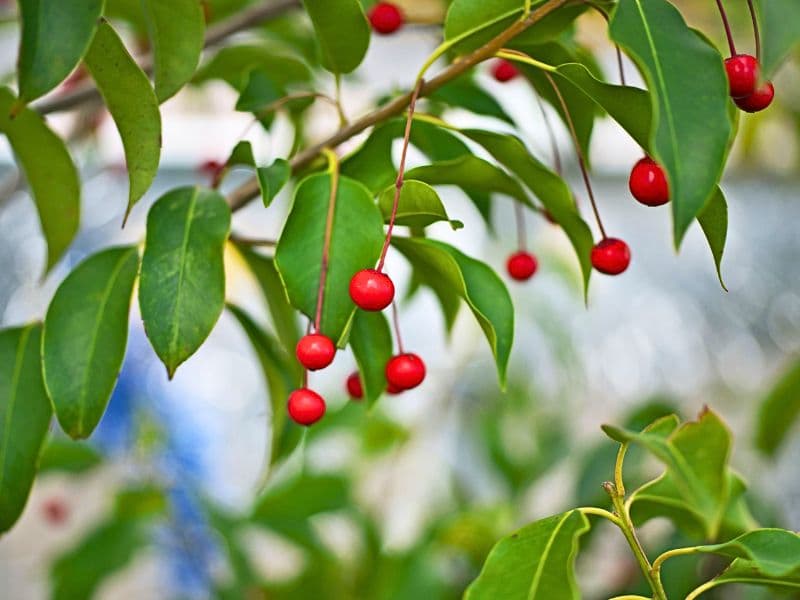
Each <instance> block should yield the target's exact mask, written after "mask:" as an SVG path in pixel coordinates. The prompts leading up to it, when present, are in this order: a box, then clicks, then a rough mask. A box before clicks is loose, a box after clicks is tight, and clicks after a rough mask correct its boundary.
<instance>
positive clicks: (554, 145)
mask: <svg viewBox="0 0 800 600" xmlns="http://www.w3.org/2000/svg"><path fill="white" fill-rule="evenodd" d="M536 103H537V104H538V105H539V110H540V111H541V113H542V119H543V120H544V126H545V129H547V136H548V137H549V138H550V148H551V150H552V154H553V166H554V168H555V170H556V173H558V175H559V177H560V176H561V175H563V174H564V173H563V171H564V169H563V167H562V164H561V152H559V151H558V141H557V140H556V132H555V131H554V130H553V124H552V123H551V122H550V117H548V116H547V111H546V110H545V108H544V104H543V103H542V99H541V98H540V97H539V95H538V94H536Z"/></svg>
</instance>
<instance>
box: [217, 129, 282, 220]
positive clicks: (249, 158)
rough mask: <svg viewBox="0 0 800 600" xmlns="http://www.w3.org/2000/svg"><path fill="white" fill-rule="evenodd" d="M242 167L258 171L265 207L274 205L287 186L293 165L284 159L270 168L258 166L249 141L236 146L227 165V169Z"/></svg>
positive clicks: (277, 161) (276, 161)
mask: <svg viewBox="0 0 800 600" xmlns="http://www.w3.org/2000/svg"><path fill="white" fill-rule="evenodd" d="M240 165H241V166H246V167H252V168H254V169H255V170H256V179H257V180H258V187H259V189H260V190H261V200H262V201H263V202H264V206H265V207H268V206H269V205H270V204H272V201H273V200H274V199H275V196H277V195H278V192H280V191H281V189H282V188H283V186H285V185H286V183H287V182H288V181H289V177H290V176H291V175H292V167H291V165H290V164H289V162H288V161H287V160H285V159H283V158H279V159H277V160H275V162H274V163H272V164H271V165H270V166H268V167H259V166H257V165H256V159H255V157H254V156H253V146H252V144H251V143H250V142H247V141H242V142H239V143H238V144H236V146H235V147H234V149H233V151H232V152H231V155H230V157H229V158H228V161H227V162H226V163H225V167H226V168H232V167H236V166H240Z"/></svg>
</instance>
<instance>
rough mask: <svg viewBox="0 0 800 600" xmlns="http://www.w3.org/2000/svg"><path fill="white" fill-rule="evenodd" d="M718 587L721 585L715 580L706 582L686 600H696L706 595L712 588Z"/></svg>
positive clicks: (690, 593)
mask: <svg viewBox="0 0 800 600" xmlns="http://www.w3.org/2000/svg"><path fill="white" fill-rule="evenodd" d="M717 585H719V584H718V582H716V581H714V580H713V579H712V580H711V581H706V582H705V583H704V584H703V585H700V586H698V587H696V588H695V589H693V590H692V591H691V592H689V595H688V596H686V600H695V599H696V598H699V597H700V596H701V595H702V594H705V593H706V592H707V591H708V590H710V589H711V588H715V587H717Z"/></svg>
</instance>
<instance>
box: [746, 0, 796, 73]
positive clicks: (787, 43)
mask: <svg viewBox="0 0 800 600" xmlns="http://www.w3.org/2000/svg"><path fill="white" fill-rule="evenodd" d="M756 7H757V10H758V16H759V20H758V22H759V26H760V28H761V44H762V56H761V69H762V75H763V76H764V77H766V78H769V77H772V75H773V74H774V73H775V71H777V69H778V67H779V66H780V65H781V63H782V62H783V60H784V59H785V58H786V57H787V55H788V54H789V53H790V52H791V51H792V48H795V47H797V44H798V43H800V4H798V3H797V2H795V1H794V0H756Z"/></svg>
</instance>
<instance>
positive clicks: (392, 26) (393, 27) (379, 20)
mask: <svg viewBox="0 0 800 600" xmlns="http://www.w3.org/2000/svg"><path fill="white" fill-rule="evenodd" d="M369 22H370V24H371V25H372V29H374V30H375V31H377V32H378V33H382V34H389V33H394V32H395V31H397V30H398V29H400V27H402V26H403V13H401V12H400V9H399V8H398V7H397V6H395V5H394V4H392V3H391V2H378V3H377V4H376V5H375V6H373V7H372V9H371V10H370V11H369Z"/></svg>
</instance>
